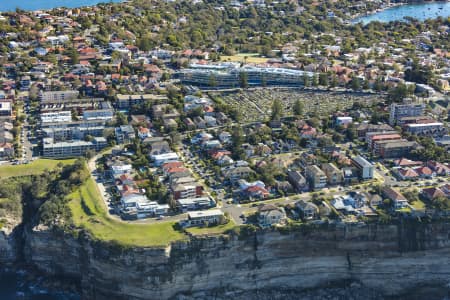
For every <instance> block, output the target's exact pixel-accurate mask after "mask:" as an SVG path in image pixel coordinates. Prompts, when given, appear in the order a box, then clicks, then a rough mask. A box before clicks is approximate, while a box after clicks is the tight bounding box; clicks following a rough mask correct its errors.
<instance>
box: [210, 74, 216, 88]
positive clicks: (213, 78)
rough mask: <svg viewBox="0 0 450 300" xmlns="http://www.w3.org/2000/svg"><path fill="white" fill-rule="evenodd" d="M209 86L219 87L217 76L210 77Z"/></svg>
mask: <svg viewBox="0 0 450 300" xmlns="http://www.w3.org/2000/svg"><path fill="white" fill-rule="evenodd" d="M208 85H209V86H210V87H216V86H217V80H216V76H215V75H214V74H211V75H210V76H209V79H208Z"/></svg>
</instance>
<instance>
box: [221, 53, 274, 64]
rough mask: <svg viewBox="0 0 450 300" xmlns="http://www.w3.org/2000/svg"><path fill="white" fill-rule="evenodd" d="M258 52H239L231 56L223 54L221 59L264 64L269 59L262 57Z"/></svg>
mask: <svg viewBox="0 0 450 300" xmlns="http://www.w3.org/2000/svg"><path fill="white" fill-rule="evenodd" d="M258 55H259V54H258V53H239V54H236V55H230V56H226V55H225V56H221V57H220V60H221V61H231V62H244V61H246V62H247V63H253V64H263V63H266V62H267V61H268V58H267V57H260V56H258Z"/></svg>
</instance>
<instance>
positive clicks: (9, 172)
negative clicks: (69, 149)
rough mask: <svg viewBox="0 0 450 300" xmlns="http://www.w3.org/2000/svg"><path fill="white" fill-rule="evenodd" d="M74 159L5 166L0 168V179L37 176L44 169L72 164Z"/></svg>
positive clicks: (44, 160)
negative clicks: (59, 164)
mask: <svg viewBox="0 0 450 300" xmlns="http://www.w3.org/2000/svg"><path fill="white" fill-rule="evenodd" d="M74 161H75V159H66V160H53V159H38V160H35V161H33V162H31V163H29V164H26V165H15V166H12V165H5V166H0V178H2V179H3V178H8V177H17V176H27V175H37V174H41V173H43V172H44V170H45V169H49V170H50V169H53V168H55V167H56V165H57V164H58V163H60V162H62V163H63V164H72V163H73V162H74Z"/></svg>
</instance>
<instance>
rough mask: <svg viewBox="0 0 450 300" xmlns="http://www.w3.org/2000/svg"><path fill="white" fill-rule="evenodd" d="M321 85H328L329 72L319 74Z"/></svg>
mask: <svg viewBox="0 0 450 300" xmlns="http://www.w3.org/2000/svg"><path fill="white" fill-rule="evenodd" d="M319 85H321V86H328V74H327V73H320V75H319Z"/></svg>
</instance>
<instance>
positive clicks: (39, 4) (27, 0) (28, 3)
mask: <svg viewBox="0 0 450 300" xmlns="http://www.w3.org/2000/svg"><path fill="white" fill-rule="evenodd" d="M120 1H121V0H19V1H7V0H1V1H0V11H14V10H16V8H20V9H23V10H38V9H51V8H56V7H70V8H73V7H80V6H91V5H95V4H98V3H109V2H120Z"/></svg>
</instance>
